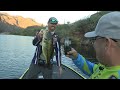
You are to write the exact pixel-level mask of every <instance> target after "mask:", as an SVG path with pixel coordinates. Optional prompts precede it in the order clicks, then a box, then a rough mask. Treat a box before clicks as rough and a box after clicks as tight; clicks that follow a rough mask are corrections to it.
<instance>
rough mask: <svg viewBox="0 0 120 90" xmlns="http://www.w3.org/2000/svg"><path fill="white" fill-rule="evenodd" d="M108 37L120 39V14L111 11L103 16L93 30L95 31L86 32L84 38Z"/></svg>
mask: <svg viewBox="0 0 120 90" xmlns="http://www.w3.org/2000/svg"><path fill="white" fill-rule="evenodd" d="M96 36H101V37H108V38H112V39H120V12H119V11H113V12H110V13H108V14H105V15H103V16H102V17H101V18H100V19H99V21H98V23H97V26H96V28H95V31H92V32H87V33H86V34H85V37H89V38H90V37H96Z"/></svg>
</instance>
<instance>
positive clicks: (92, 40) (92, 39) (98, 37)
mask: <svg viewBox="0 0 120 90" xmlns="http://www.w3.org/2000/svg"><path fill="white" fill-rule="evenodd" d="M102 38H105V37H100V36H96V37H93V38H91V39H90V41H91V43H92V44H93V43H94V42H95V41H96V40H98V39H102ZM110 39H111V40H113V41H114V42H117V40H115V39H112V38H110Z"/></svg>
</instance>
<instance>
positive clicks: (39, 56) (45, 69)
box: [23, 17, 61, 79]
mask: <svg viewBox="0 0 120 90" xmlns="http://www.w3.org/2000/svg"><path fill="white" fill-rule="evenodd" d="M57 24H58V20H57V19H56V18H55V17H51V18H49V20H48V27H47V28H46V29H41V30H40V32H39V33H37V34H36V36H35V38H34V40H33V45H34V46H36V51H35V54H34V57H33V59H32V62H31V65H30V67H29V69H28V71H27V75H26V77H25V78H23V79H37V78H38V77H39V78H41V79H52V72H53V70H52V65H53V57H54V51H55V55H56V61H57V65H58V67H60V66H61V50H60V39H59V37H58V35H57V34H56V33H55V29H56V26H57ZM40 73H41V75H39V74H40ZM38 75H39V76H38Z"/></svg>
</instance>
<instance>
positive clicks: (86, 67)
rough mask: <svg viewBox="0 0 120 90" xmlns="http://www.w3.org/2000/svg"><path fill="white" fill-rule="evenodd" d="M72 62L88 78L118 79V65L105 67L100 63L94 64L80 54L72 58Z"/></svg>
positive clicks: (119, 72) (119, 68) (119, 73)
mask: <svg viewBox="0 0 120 90" xmlns="http://www.w3.org/2000/svg"><path fill="white" fill-rule="evenodd" d="M73 62H74V64H75V65H76V66H77V67H78V68H79V69H80V70H81V71H82V72H83V73H84V74H86V75H88V76H89V77H90V78H89V79H120V66H112V67H106V66H104V65H102V64H100V63H99V64H94V63H92V62H90V61H88V60H87V59H85V58H84V57H83V56H82V55H80V54H78V57H77V58H76V59H73Z"/></svg>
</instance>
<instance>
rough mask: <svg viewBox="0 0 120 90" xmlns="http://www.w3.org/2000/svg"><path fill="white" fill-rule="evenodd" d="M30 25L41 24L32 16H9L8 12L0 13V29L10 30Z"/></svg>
mask: <svg viewBox="0 0 120 90" xmlns="http://www.w3.org/2000/svg"><path fill="white" fill-rule="evenodd" d="M31 26H42V24H40V23H38V22H36V21H35V20H33V19H32V18H24V17H22V16H11V15H9V14H8V13H0V30H1V31H11V30H16V29H25V28H27V27H31Z"/></svg>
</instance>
